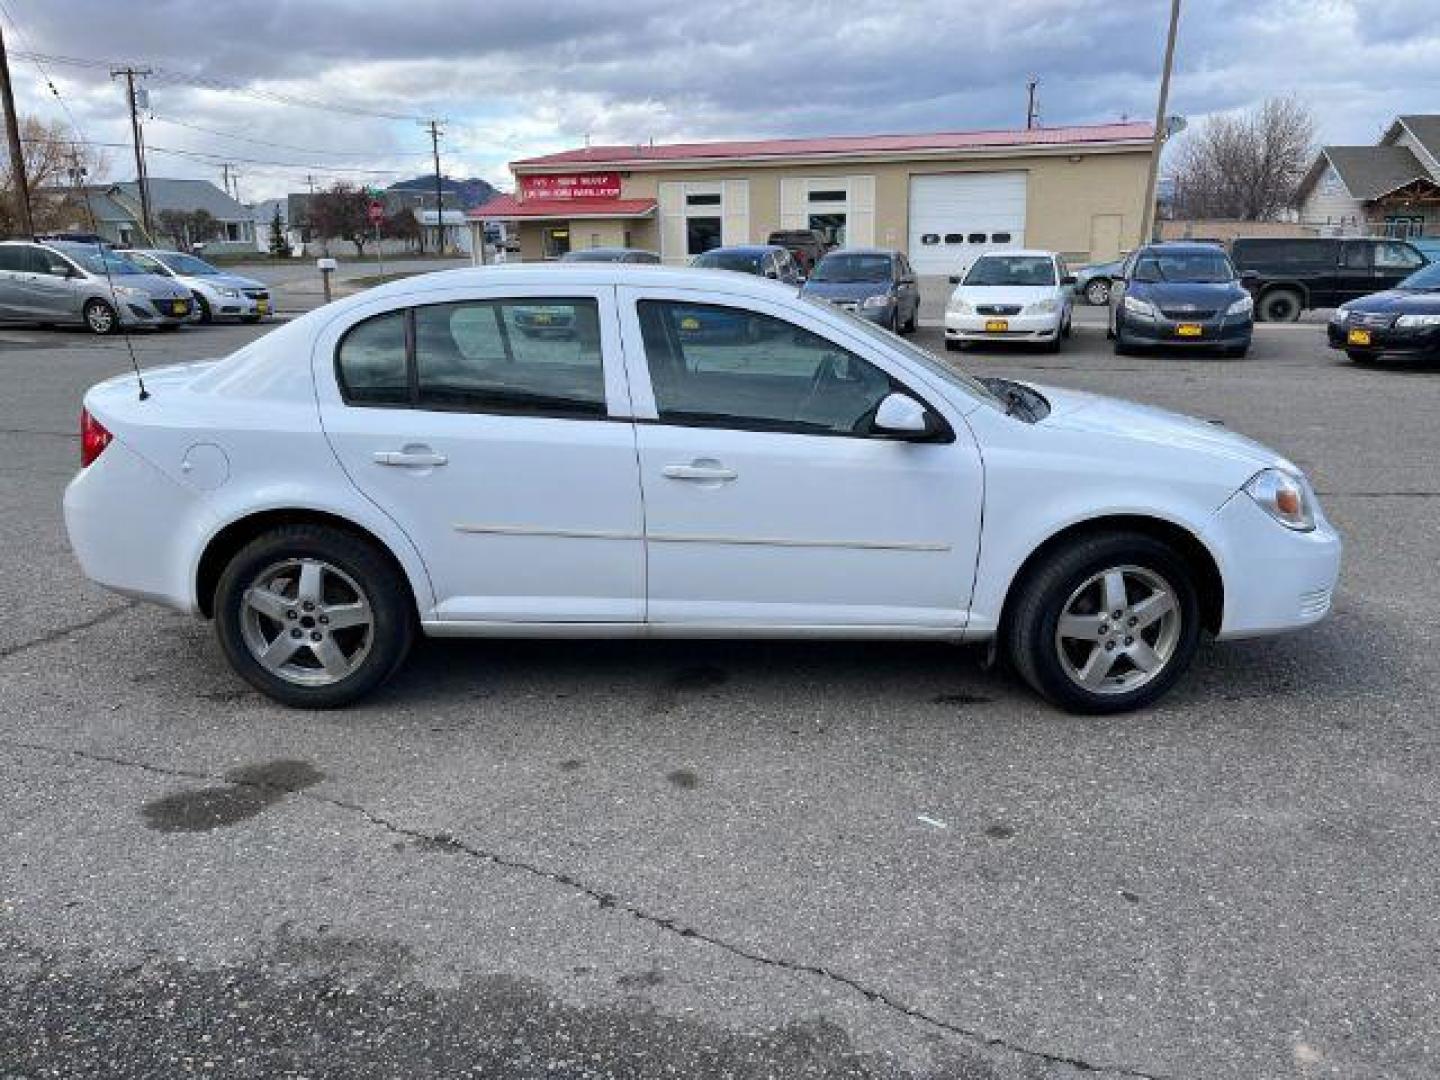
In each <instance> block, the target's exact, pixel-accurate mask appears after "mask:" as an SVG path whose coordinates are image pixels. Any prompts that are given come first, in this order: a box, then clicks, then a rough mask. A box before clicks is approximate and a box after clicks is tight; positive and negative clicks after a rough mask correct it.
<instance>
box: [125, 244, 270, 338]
mask: <svg viewBox="0 0 1440 1080" xmlns="http://www.w3.org/2000/svg"><path fill="white" fill-rule="evenodd" d="M125 254H126V255H127V256H129V257H130V258H131V259H133V260H134V261H135V262H137V263H139V264H140V266H141V267H142V268H144V269H145V270H148V271H150V272H151V273H153V274H159V275H161V276H162V277H168V278H173V279H174V280H175V281H178V282H179V283H180V284H181V285H184V286H185V287H186V288H187V289H189V290H190V292H191V293H192V294H193V295H194V297H195V310H196V317H197V318H198V319H199V320H200V321H201V322H210V321H211V320H212V319H222V318H223V319H240V320H241V321H242V322H259V321H260V320H261V319H263V318H264V317H265V316H267V315H269V314H270V313H271V311H272V310H274V309H273V308H272V307H271V302H270V287H269V286H268V285H266V284H265V283H264V282H263V281H256V280H255V279H254V278H248V277H241V276H240V275H239V274H228V273H226V272H225V271H224V270H221V269H220V268H219V267H218V266H212V265H211V264H210V263H208V262H206V261H205V260H204V259H201V258H197V257H196V256H194V255H187V254H185V253H184V252H183V251H166V250H164V249H162V248H135V249H134V250H127V251H126V252H125Z"/></svg>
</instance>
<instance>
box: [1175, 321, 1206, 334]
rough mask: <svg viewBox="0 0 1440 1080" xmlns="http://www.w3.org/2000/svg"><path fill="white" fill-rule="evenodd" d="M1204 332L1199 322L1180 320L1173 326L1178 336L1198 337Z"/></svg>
mask: <svg viewBox="0 0 1440 1080" xmlns="http://www.w3.org/2000/svg"><path fill="white" fill-rule="evenodd" d="M1204 332H1205V328H1204V327H1203V326H1201V325H1200V324H1199V323H1193V322H1182V323H1181V324H1180V325H1179V326H1177V327H1175V333H1176V334H1178V335H1179V336H1180V337H1199V336H1200V335H1201V334H1203V333H1204Z"/></svg>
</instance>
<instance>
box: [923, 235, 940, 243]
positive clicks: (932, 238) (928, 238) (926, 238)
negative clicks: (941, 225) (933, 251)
mask: <svg viewBox="0 0 1440 1080" xmlns="http://www.w3.org/2000/svg"><path fill="white" fill-rule="evenodd" d="M920 243H922V244H926V245H930V244H938V243H940V234H939V233H933V232H927V233H925V234H924V235H923V236H921V237H920Z"/></svg>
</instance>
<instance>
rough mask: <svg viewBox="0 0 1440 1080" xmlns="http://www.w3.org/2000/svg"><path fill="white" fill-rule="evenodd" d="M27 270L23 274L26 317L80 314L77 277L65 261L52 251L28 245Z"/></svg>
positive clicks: (70, 318)
mask: <svg viewBox="0 0 1440 1080" xmlns="http://www.w3.org/2000/svg"><path fill="white" fill-rule="evenodd" d="M28 258H29V264H30V273H29V274H28V275H26V279H25V285H24V291H25V307H26V311H27V314H28V315H29V317H30V318H33V319H37V320H39V321H41V322H47V321H49V320H52V319H53V320H56V321H64V322H68V321H73V320H75V319H78V318H80V300H81V296H80V289H79V286H78V283H79V282H80V280H81V278H80V276H79V272H78V271H75V272H74V273H73V276H72V268H71V266H70V264H69V263H67V262H66V261H65V260H64V259H62V258H61V257H60V256H59V255H56V254H55V253H54V252H52V251H47V250H46V249H44V248H40V247H32V248H30V249H29V252H28Z"/></svg>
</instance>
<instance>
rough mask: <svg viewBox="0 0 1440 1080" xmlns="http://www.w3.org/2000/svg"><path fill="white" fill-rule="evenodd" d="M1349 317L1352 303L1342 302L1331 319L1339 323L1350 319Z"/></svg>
mask: <svg viewBox="0 0 1440 1080" xmlns="http://www.w3.org/2000/svg"><path fill="white" fill-rule="evenodd" d="M1349 317H1350V305H1349V304H1341V305H1340V306H1339V307H1337V308H1336V309H1335V313H1334V314H1333V315H1331V316H1330V321H1331V322H1337V323H1343V322H1344V321H1345V320H1346V319H1348V318H1349Z"/></svg>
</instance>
